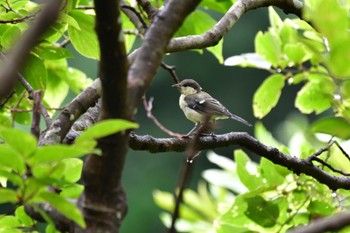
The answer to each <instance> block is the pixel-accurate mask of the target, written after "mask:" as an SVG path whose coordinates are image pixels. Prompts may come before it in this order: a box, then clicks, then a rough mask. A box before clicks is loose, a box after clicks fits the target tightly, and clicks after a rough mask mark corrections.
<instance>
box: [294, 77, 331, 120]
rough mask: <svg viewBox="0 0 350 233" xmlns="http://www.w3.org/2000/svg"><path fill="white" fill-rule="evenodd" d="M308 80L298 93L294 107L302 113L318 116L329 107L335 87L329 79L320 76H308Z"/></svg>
mask: <svg viewBox="0 0 350 233" xmlns="http://www.w3.org/2000/svg"><path fill="white" fill-rule="evenodd" d="M309 80H310V81H309V82H308V83H306V84H305V85H304V86H303V88H302V89H301V90H300V91H299V92H298V94H297V98H296V99H295V107H297V108H298V109H299V110H300V111H301V112H302V113H306V114H310V113H312V112H313V111H314V112H316V114H319V113H321V112H323V111H325V110H327V109H328V108H329V107H331V104H332V100H333V91H334V90H335V85H334V83H333V81H332V80H331V79H330V78H329V77H327V76H325V75H320V74H310V75H309Z"/></svg>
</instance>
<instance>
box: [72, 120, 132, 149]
mask: <svg viewBox="0 0 350 233" xmlns="http://www.w3.org/2000/svg"><path fill="white" fill-rule="evenodd" d="M137 127H138V124H137V123H134V122H130V121H127V120H123V119H111V120H104V121H101V122H98V123H96V124H94V125H93V126H91V127H90V128H88V129H87V130H86V131H85V132H84V133H82V134H81V135H80V136H79V137H78V138H77V140H76V144H79V143H80V142H83V141H84V140H91V139H97V138H101V137H105V136H108V135H111V134H114V133H117V132H120V131H124V130H127V129H135V128H137Z"/></svg>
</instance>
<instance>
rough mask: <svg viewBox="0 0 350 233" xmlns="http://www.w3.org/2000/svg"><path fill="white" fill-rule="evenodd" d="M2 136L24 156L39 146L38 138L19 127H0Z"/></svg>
mask: <svg viewBox="0 0 350 233" xmlns="http://www.w3.org/2000/svg"><path fill="white" fill-rule="evenodd" d="M0 136H1V137H2V138H3V139H4V141H5V142H6V143H8V144H9V145H10V146H11V147H12V148H14V149H15V150H17V151H18V152H19V153H20V154H21V155H22V156H24V157H28V156H30V155H31V154H32V153H33V152H34V151H35V150H36V147H37V140H36V138H35V137H34V136H33V135H31V134H30V133H27V132H24V131H22V130H19V129H12V128H0Z"/></svg>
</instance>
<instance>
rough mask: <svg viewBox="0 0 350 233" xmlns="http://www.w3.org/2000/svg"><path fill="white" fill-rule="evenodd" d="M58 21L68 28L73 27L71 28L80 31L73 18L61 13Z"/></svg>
mask: <svg viewBox="0 0 350 233" xmlns="http://www.w3.org/2000/svg"><path fill="white" fill-rule="evenodd" d="M59 21H60V22H63V23H67V24H68V25H69V26H71V27H73V28H75V29H77V30H81V28H80V27H79V24H78V22H77V21H76V20H75V19H74V18H73V17H71V16H70V15H67V14H64V13H62V12H61V14H60V18H59Z"/></svg>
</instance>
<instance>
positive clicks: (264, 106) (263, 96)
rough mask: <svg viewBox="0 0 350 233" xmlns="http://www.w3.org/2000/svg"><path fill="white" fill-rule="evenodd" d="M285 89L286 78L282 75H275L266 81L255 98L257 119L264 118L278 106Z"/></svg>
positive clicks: (254, 105)
mask: <svg viewBox="0 0 350 233" xmlns="http://www.w3.org/2000/svg"><path fill="white" fill-rule="evenodd" d="M283 87H284V76H283V75H282V74H273V75H271V76H269V77H268V78H267V79H265V80H264V82H263V83H262V84H261V86H260V87H259V88H258V90H257V91H256V92H255V94H254V97H253V111H254V116H255V117H257V118H260V119H261V118H263V117H264V116H266V115H267V114H268V113H269V112H270V111H271V109H272V108H273V107H275V106H276V104H277V102H278V100H279V98H280V96H281V91H282V89H283Z"/></svg>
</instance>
